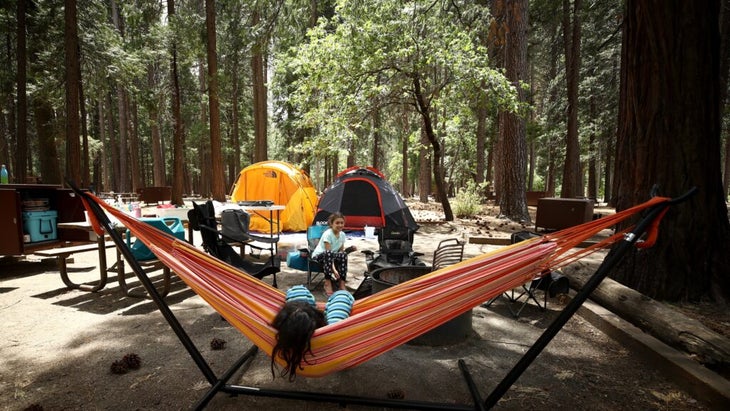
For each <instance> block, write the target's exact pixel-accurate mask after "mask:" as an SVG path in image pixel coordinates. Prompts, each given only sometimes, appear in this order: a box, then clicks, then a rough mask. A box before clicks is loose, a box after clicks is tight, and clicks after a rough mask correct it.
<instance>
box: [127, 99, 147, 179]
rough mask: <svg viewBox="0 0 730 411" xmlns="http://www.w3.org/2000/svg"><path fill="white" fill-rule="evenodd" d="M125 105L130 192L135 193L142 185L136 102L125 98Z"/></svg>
mask: <svg viewBox="0 0 730 411" xmlns="http://www.w3.org/2000/svg"><path fill="white" fill-rule="evenodd" d="M125 107H126V110H127V113H128V116H127V123H128V124H129V126H128V130H129V164H130V168H129V175H130V180H131V182H132V192H133V193H136V192H137V189H138V188H140V187H144V182H143V174H142V170H143V169H144V167H143V165H142V156H140V152H139V145H140V141H139V135H138V133H137V130H138V128H139V121H138V118H137V104H136V103H135V102H133V101H132V102H130V98H129V97H127V98H126V99H125Z"/></svg>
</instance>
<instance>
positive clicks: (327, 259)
mask: <svg viewBox="0 0 730 411" xmlns="http://www.w3.org/2000/svg"><path fill="white" fill-rule="evenodd" d="M314 260H315V261H317V262H318V263H320V264H321V265H322V272H323V273H324V276H325V277H326V278H327V279H329V280H333V281H334V280H335V278H334V272H333V271H332V264H333V263H334V265H335V268H336V269H337V272H338V273H340V277H341V278H342V280H345V279H346V278H347V253H335V252H332V251H325V252H323V253H322V254H319V255H318V256H317V257H315V258H314Z"/></svg>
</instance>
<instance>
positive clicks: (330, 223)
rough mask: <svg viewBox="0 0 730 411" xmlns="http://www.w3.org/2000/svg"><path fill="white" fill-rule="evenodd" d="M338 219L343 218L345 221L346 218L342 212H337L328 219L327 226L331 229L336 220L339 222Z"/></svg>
mask: <svg viewBox="0 0 730 411" xmlns="http://www.w3.org/2000/svg"><path fill="white" fill-rule="evenodd" d="M338 218H341V219H343V220H344V219H345V216H344V215H343V214H342V213H341V212H339V211H335V212H334V213H332V214H330V216H329V217H327V225H328V226H330V227H331V226H332V223H333V222H334V221H335V220H337V219H338Z"/></svg>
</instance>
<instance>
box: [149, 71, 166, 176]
mask: <svg viewBox="0 0 730 411" xmlns="http://www.w3.org/2000/svg"><path fill="white" fill-rule="evenodd" d="M155 71H156V66H155V65H152V64H150V65H149V67H148V71H147V85H148V87H150V89H154V86H155ZM154 98H155V100H156V101H158V102H159V104H151V105H150V107H149V114H150V140H151V141H150V143H151V144H152V181H153V184H154V185H155V186H156V187H160V186H165V185H167V181H166V178H165V156H164V155H163V152H162V136H161V135H160V110H159V109H158V107H162V106H163V102H162V101H161V99H160V98H159V96H158V95H157V94H155V97H154Z"/></svg>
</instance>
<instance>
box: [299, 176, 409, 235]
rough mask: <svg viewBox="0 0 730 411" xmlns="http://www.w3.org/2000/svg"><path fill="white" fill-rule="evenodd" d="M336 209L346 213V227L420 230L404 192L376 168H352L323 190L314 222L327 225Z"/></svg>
mask: <svg viewBox="0 0 730 411" xmlns="http://www.w3.org/2000/svg"><path fill="white" fill-rule="evenodd" d="M336 211H339V212H341V213H342V214H343V215H344V216H345V229H346V230H358V231H363V230H364V228H365V227H366V226H368V227H375V228H382V227H386V226H396V227H406V228H409V229H411V230H412V231H414V232H415V231H416V230H418V224H416V220H415V219H414V218H413V215H412V214H411V210H409V209H408V206H407V205H406V203H405V202H404V201H403V199H402V198H401V196H400V194H398V192H397V191H395V189H394V188H393V186H391V185H390V183H388V181H387V180H386V179H385V176H384V175H383V173H381V172H380V171H378V170H377V169H375V168H372V167H360V166H355V167H350V168H348V169H346V170H344V171H342V172H341V173H340V174H338V175H337V176H336V177H335V181H334V182H333V183H332V184H331V185H330V186H329V187H328V188H327V189H326V190H325V191H324V193H322V196H321V197H320V199H319V205H318V206H317V214H316V215H315V216H314V222H313V223H312V224H327V218H328V217H329V216H330V214H332V213H334V212H336Z"/></svg>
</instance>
